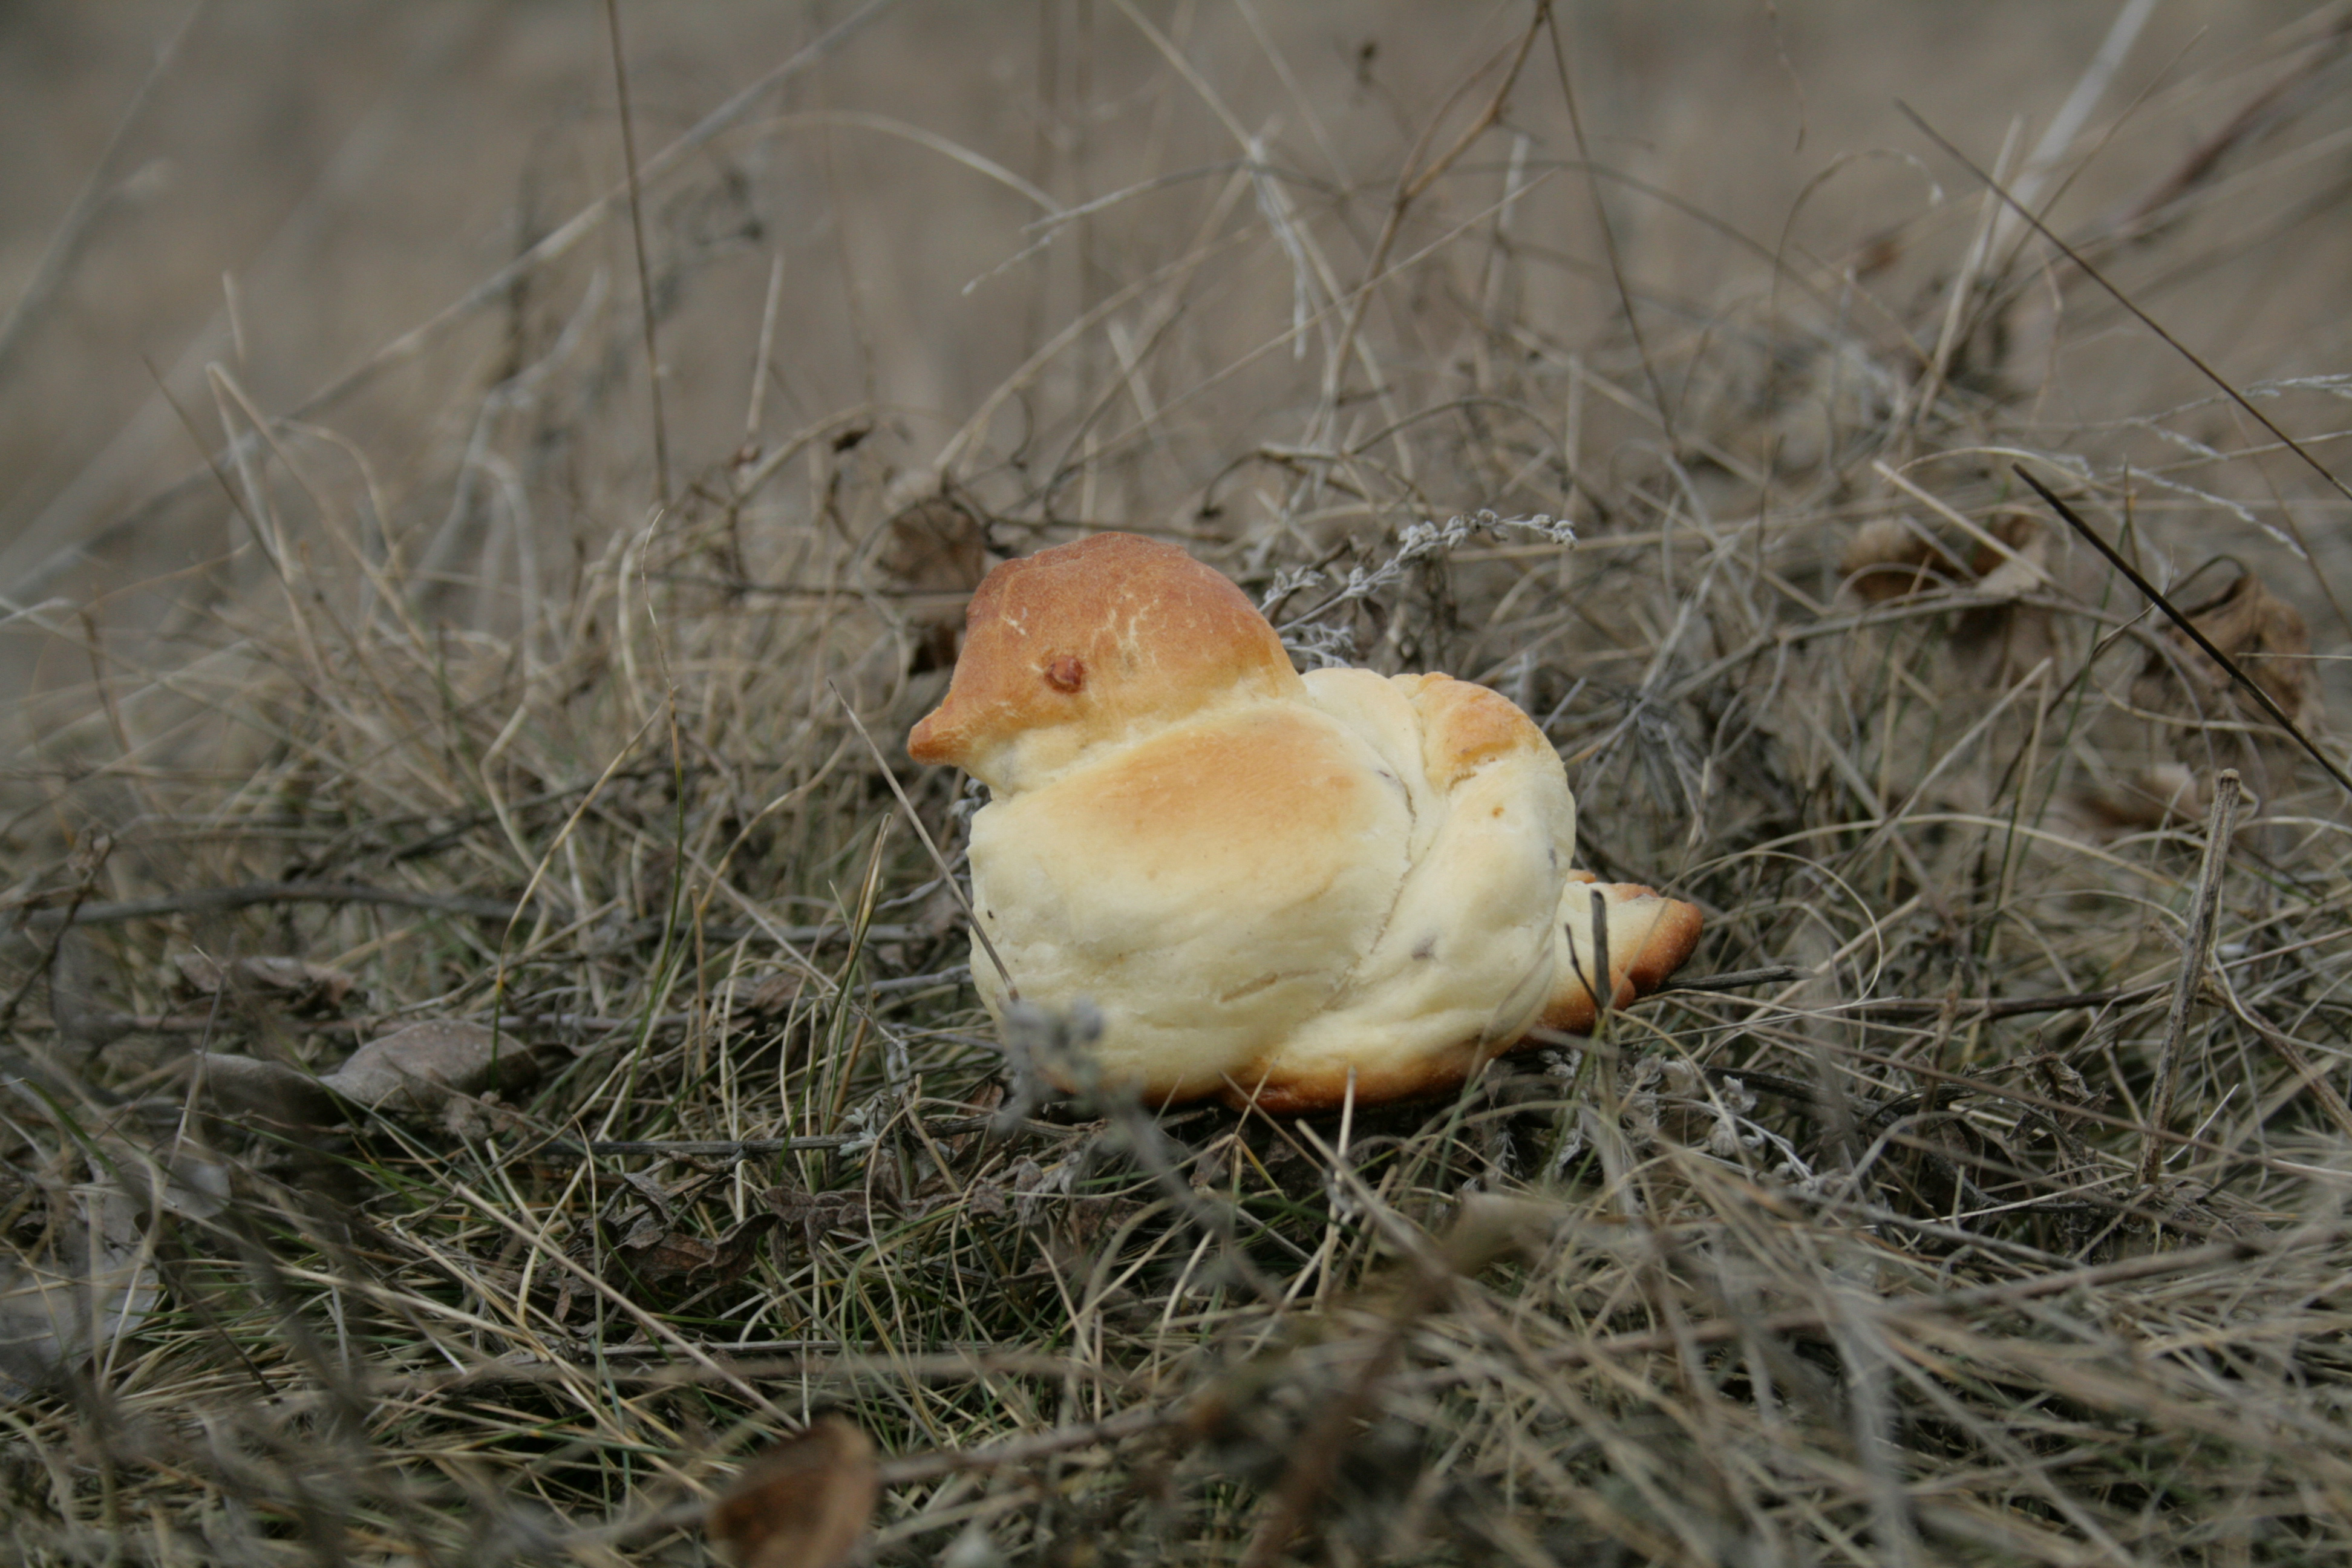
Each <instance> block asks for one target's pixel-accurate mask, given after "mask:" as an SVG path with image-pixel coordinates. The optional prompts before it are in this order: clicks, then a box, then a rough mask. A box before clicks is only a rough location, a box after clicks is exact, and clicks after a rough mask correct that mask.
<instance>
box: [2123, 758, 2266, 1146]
mask: <svg viewBox="0 0 2352 1568" xmlns="http://www.w3.org/2000/svg"><path fill="white" fill-rule="evenodd" d="M2241 793H2242V786H2241V785H2240V784H2239V782H2238V775H2237V774H2236V773H2234V772H2232V771H2231V770H2230V769H2227V768H2224V769H2223V770H2221V777H2219V778H2217V779H2215V780H2214V781H2213V809H2212V812H2211V813H2210V815H2209V816H2207V817H2206V818H2205V855H2204V858H2203V859H2202V860H2200V862H2199V863H2198V867H2197V890H2196V892H2195V894H2194V895H2193V896H2192V897H2191V898H2190V900H2189V928H2188V930H2187V931H2185V932H2184V933H2182V936H2181V939H2180V978H2179V980H2178V981H2176V982H2175V983H2174V984H2173V988H2172V1009H2171V1011H2170V1012H2169V1013H2168V1014H2167V1015H2166V1016H2165V1020H2164V1045H2163V1047H2162V1048H2161V1049H2160V1050H2158V1053H2157V1058H2156V1099H2155V1100H2154V1101H2153V1104H2152V1107H2151V1109H2150V1110H2149V1111H2148V1118H2147V1127H2148V1132H2147V1152H2146V1153H2144V1154H2142V1155H2141V1156H2140V1166H2139V1177H2140V1180H2141V1181H2142V1182H2144V1183H2146V1184H2147V1185H2149V1186H2151V1187H2152V1186H2154V1185H2156V1184H2157V1183H2158V1181H2160V1180H2162V1179H2163V1175H2164V1156H2165V1152H2166V1147H2165V1143H2164V1133H2165V1131H2166V1130H2167V1128H2168V1126H2169V1124H2170V1123H2171V1121H2172V1103H2173V1099H2174V1097H2175V1096H2176V1095H2177V1094H2178V1093H2179V1088H2180V1058H2181V1053H2182V1051H2183V1050H2184V1049H2185V1048H2186V1047H2187V1046H2188V1041H2189V1008H2190V1007H2191V1006H2193V1005H2195V1004H2196V1002H2197V999H2198V997H2199V995H2200V994H2201V993H2202V991H2203V989H2204V985H2205V964H2206V962H2207V954H2208V953H2209V952H2210V951H2211V949H2212V946H2213V917H2214V914H2215V911H2216V910H2219V909H2220V907H2221V878H2222V874H2223V872H2224V871H2225V870H2226V869H2227V868H2228V867H2229V863H2230V838H2231V835H2233V834H2234V833H2236V832H2237V828H2238V797H2239V795H2240V794H2241Z"/></svg>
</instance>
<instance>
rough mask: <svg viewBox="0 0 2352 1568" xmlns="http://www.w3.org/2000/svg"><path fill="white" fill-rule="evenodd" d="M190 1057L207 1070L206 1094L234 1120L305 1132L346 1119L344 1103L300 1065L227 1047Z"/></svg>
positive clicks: (200, 1069)
mask: <svg viewBox="0 0 2352 1568" xmlns="http://www.w3.org/2000/svg"><path fill="white" fill-rule="evenodd" d="M188 1060H189V1064H190V1066H191V1067H192V1068H194V1070H195V1071H197V1072H198V1073H200V1074H202V1075H203V1083H204V1092H205V1099H206V1100H209V1101H210V1102H211V1104H212V1108H213V1110H215V1111H216V1112H217V1113H219V1114H220V1115H222V1116H225V1117H227V1118H228V1119H230V1120H231V1121H241V1122H245V1123H247V1124H249V1125H257V1126H258V1127H260V1128H262V1129H265V1130H267V1131H277V1132H302V1131H311V1130H313V1129H316V1128H320V1127H332V1126H333V1125H335V1123H337V1122H339V1121H342V1120H343V1117H344V1112H343V1107H342V1106H341V1103H339V1102H338V1101H337V1100H336V1099H335V1097H334V1096H333V1095H331V1094H330V1093H328V1092H327V1090H326V1089H324V1088H322V1087H321V1086H320V1080H319V1079H315V1078H312V1077H311V1076H310V1074H309V1073H307V1072H304V1071H303V1070H302V1069H301V1068H291V1067H288V1066H287V1065H286V1064H285V1063H283V1062H268V1061H263V1060H262V1059H260V1058H258V1057H240V1056H232V1055H230V1054H229V1053H228V1052H226V1051H198V1052H196V1053H194V1055H193V1056H191V1057H190V1058H188Z"/></svg>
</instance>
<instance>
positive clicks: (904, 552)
mask: <svg viewBox="0 0 2352 1568" xmlns="http://www.w3.org/2000/svg"><path fill="white" fill-rule="evenodd" d="M874 564H875V566H876V567H877V569H878V570H879V571H880V572H881V574H882V576H883V579H884V580H885V581H886V582H887V583H888V584H889V585H890V586H891V587H892V588H895V589H897V590H898V592H899V593H901V594H905V595H909V596H910V600H911V602H910V603H908V605H907V625H908V629H909V630H910V631H912V632H913V633H914V634H915V638H916V641H915V657H914V666H913V669H912V673H914V674H917V675H920V674H922V673H924V672H925V671H927V670H934V669H947V668H951V667H952V666H953V665H954V664H955V661H956V654H957V652H958V650H959V649H960V648H961V647H962V645H963V607H964V602H965V601H966V600H968V599H970V598H971V595H972V592H973V590H975V589H977V588H978V587H979V586H980V580H981V579H982V577H985V576H987V575H988V564H989V561H988V526H987V524H986V523H984V522H982V521H981V519H980V516H979V514H978V513H976V512H974V511H973V510H971V508H970V507H968V506H966V505H964V503H963V502H961V500H957V499H956V498H955V497H953V496H951V495H949V494H946V493H945V492H934V493H932V494H929V495H922V496H919V497H918V498H917V499H916V500H913V501H911V502H909V503H908V505H906V506H903V507H901V508H900V509H899V510H898V512H897V513H896V515H894V516H893V517H892V518H891V519H890V521H889V525H888V527H887V530H886V531H885V532H884V534H883V539H882V548H881V551H880V552H879V553H878V554H877V556H876V557H875V562H874Z"/></svg>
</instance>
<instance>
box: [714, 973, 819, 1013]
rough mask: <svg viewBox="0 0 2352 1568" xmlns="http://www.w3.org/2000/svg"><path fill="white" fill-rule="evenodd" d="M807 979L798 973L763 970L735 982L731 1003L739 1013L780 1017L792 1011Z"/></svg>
mask: <svg viewBox="0 0 2352 1568" xmlns="http://www.w3.org/2000/svg"><path fill="white" fill-rule="evenodd" d="M804 984H806V982H805V981H804V980H803V978H802V976H800V975H798V974H763V975H761V976H760V978H758V979H757V980H752V979H749V978H746V979H742V980H739V981H737V982H736V983H735V989H734V993H733V999H732V1005H733V1007H734V1011H735V1012H736V1014H737V1015H738V1016H747V1017H752V1018H761V1019H769V1018H783V1017H788V1016H791V1014H792V1010H793V1003H795V1002H797V1001H799V1000H800V995H801V989H802V987H803V985H804Z"/></svg>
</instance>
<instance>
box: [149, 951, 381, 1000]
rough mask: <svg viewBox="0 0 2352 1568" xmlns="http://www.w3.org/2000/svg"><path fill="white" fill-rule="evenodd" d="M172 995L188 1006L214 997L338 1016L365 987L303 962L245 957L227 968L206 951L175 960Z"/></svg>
mask: <svg viewBox="0 0 2352 1568" xmlns="http://www.w3.org/2000/svg"><path fill="white" fill-rule="evenodd" d="M172 966H173V980H172V994H173V998H174V999H175V1000H177V1001H178V1002H180V1003H181V1004H182V1005H186V1004H189V1003H194V1002H202V1001H207V1000H209V999H211V998H213V997H215V996H219V997H223V998H234V997H240V996H244V997H252V998H255V999H257V1000H259V999H267V1000H268V1001H271V1002H274V1003H276V1004H278V1005H280V1006H283V1007H284V1008H286V1010H287V1011H289V1012H291V1013H299V1014H314V1015H315V1014H334V1013H340V1012H341V1011H342V1009H343V1006H344V1005H345V1004H346V1003H348V1002H350V1001H351V1000H352V999H353V997H354V995H355V994H356V993H357V992H358V990H359V983H358V982H357V981H355V980H353V979H352V977H351V976H350V975H348V974H345V973H342V971H341V970H339V969H329V968H328V967H326V966H325V965H324V964H319V963H307V962H305V961H304V960H302V959H299V958H283V957H262V958H239V959H235V960H232V961H230V962H229V963H222V962H221V961H220V960H219V959H216V958H215V957H213V956H212V955H211V954H210V953H205V952H184V953H181V954H180V955H178V956H177V957H176V958H174V959H173V961H172Z"/></svg>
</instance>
